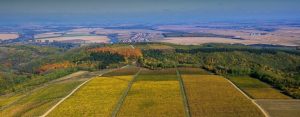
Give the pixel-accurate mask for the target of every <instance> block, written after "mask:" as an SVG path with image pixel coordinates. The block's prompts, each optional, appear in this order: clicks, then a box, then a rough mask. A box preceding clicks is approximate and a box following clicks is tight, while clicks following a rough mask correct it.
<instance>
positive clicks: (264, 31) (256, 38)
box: [156, 24, 300, 46]
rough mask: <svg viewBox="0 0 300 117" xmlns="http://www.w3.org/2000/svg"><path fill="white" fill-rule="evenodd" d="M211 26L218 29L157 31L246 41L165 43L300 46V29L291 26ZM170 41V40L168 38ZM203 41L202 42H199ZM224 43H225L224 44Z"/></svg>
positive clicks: (175, 27) (168, 27)
mask: <svg viewBox="0 0 300 117" xmlns="http://www.w3.org/2000/svg"><path fill="white" fill-rule="evenodd" d="M209 26H212V27H218V28H210V27H205V26H204V27H201V26H196V25H166V26H158V27H157V28H156V29H157V30H173V31H184V32H193V33H210V34H217V35H227V36H235V37H240V38H242V39H244V40H234V39H227V38H224V39H222V38H221V39H220V38H209V37H208V38H207V37H204V39H203V38H198V37H196V38H190V37H186V38H185V41H183V40H182V39H183V38H181V37H178V38H171V39H169V40H163V41H164V42H171V43H178V44H185V45H190V44H193V43H195V44H196V43H198V44H203V43H212V42H214V43H237V42H239V43H242V44H274V45H286V46H299V45H300V40H299V37H300V28H299V27H290V26H275V27H272V26H271V27H268V26H265V27H262V28H261V29H257V28H254V27H243V28H240V29H230V28H228V26H229V27H232V26H233V25H232V24H215V25H213V24H210V25H209ZM167 39H168V38H167ZM199 39H201V40H199ZM223 41H224V42H223Z"/></svg>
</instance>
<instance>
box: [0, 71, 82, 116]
mask: <svg viewBox="0 0 300 117" xmlns="http://www.w3.org/2000/svg"><path fill="white" fill-rule="evenodd" d="M87 73H88V72H87V71H78V72H74V73H72V74H69V75H67V76H64V77H61V78H59V79H55V80H53V81H50V82H48V83H45V84H42V85H40V86H38V87H36V88H35V89H33V90H31V91H29V92H27V93H25V94H23V95H22V96H21V97H20V98H19V99H17V100H15V101H13V102H12V103H10V104H8V105H5V106H3V107H1V108H0V111H2V110H4V109H6V108H8V107H10V106H12V105H14V104H16V103H18V101H19V100H21V99H23V98H25V97H26V96H29V95H30V94H31V93H33V92H35V91H37V90H39V89H42V88H44V87H47V86H49V85H51V84H54V83H57V82H62V81H66V80H69V79H70V78H72V77H80V76H83V75H85V74H87Z"/></svg>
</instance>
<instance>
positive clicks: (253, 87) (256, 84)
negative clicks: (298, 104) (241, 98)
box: [229, 76, 290, 99]
mask: <svg viewBox="0 0 300 117" xmlns="http://www.w3.org/2000/svg"><path fill="white" fill-rule="evenodd" d="M229 80H231V81H232V82H233V83H235V84H236V85H237V86H238V87H239V88H241V89H242V90H243V91H244V92H245V93H246V94H247V95H249V96H250V97H251V98H254V99H290V97H288V96H286V95H284V94H282V93H280V91H279V90H276V89H274V88H272V87H271V86H270V85H268V84H266V83H264V82H262V81H259V80H258V79H254V78H251V77H248V76H244V77H230V78H229Z"/></svg>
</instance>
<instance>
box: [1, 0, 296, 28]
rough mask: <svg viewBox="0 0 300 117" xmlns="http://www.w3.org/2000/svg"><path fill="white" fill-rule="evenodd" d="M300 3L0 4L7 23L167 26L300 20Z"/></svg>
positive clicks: (146, 0) (6, 0)
mask: <svg viewBox="0 0 300 117" xmlns="http://www.w3.org/2000/svg"><path fill="white" fill-rule="evenodd" d="M299 6H300V0H0V16H1V17H0V21H1V23H5V22H120V23H122V22H124V23H134V22H137V23H165V22H201V21H222V20H253V19H255V20H276V19H300V7H299Z"/></svg>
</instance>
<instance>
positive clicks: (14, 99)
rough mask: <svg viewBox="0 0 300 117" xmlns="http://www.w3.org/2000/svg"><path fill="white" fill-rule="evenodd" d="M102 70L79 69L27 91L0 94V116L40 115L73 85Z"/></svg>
mask: <svg viewBox="0 0 300 117" xmlns="http://www.w3.org/2000/svg"><path fill="white" fill-rule="evenodd" d="M99 73H102V72H92V73H88V72H84V71H79V72H76V73H73V74H70V75H67V76H65V77H62V78H60V79H56V80H54V81H51V82H50V83H47V84H45V85H43V86H41V87H38V88H36V89H34V90H32V91H29V92H28V93H17V94H14V95H11V96H8V97H7V96H1V97H0V100H1V101H0V102H1V110H0V116H1V117H12V116H29V117H32V116H40V115H42V114H44V113H45V112H46V111H47V110H48V109H50V108H51V107H52V106H53V105H55V104H56V103H57V102H58V101H59V100H60V99H61V98H63V97H65V96H66V95H68V94H69V93H70V92H71V91H72V90H73V89H74V88H75V87H77V86H78V85H79V84H81V83H82V82H84V81H85V80H87V79H88V78H90V77H91V76H93V75H97V74H99Z"/></svg>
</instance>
